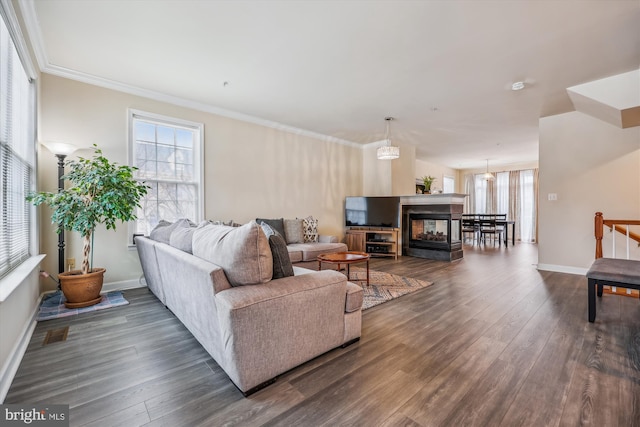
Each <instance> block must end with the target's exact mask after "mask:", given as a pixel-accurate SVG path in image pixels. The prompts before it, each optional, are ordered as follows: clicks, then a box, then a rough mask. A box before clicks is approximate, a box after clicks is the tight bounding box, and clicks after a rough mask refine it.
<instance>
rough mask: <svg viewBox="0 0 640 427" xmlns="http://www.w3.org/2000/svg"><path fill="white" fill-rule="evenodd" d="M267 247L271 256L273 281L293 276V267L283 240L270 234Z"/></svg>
mask: <svg viewBox="0 0 640 427" xmlns="http://www.w3.org/2000/svg"><path fill="white" fill-rule="evenodd" d="M269 247H270V248H271V254H272V255H273V279H281V278H283V277H289V276H293V265H292V264H291V259H290V258H289V251H287V244H286V243H285V241H284V239H283V238H282V237H281V236H278V235H277V234H272V235H271V236H269Z"/></svg>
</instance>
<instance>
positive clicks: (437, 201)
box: [400, 193, 467, 205]
mask: <svg viewBox="0 0 640 427" xmlns="http://www.w3.org/2000/svg"><path fill="white" fill-rule="evenodd" d="M465 197H467V194H460V193H442V194H416V195H412V196H401V197H400V204H401V205H458V204H459V205H462V204H464V198H465Z"/></svg>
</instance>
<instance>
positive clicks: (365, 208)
mask: <svg viewBox="0 0 640 427" xmlns="http://www.w3.org/2000/svg"><path fill="white" fill-rule="evenodd" d="M344 216H345V221H346V222H345V223H346V225H347V227H393V228H398V227H399V226H400V225H399V216H400V197H347V198H346V199H345V204H344Z"/></svg>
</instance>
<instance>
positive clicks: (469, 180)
mask: <svg viewBox="0 0 640 427" xmlns="http://www.w3.org/2000/svg"><path fill="white" fill-rule="evenodd" d="M473 180H474V178H473V174H471V173H470V174H467V175H465V176H464V192H465V194H468V195H469V196H468V197H465V199H464V213H474V212H475V211H476V203H475V200H476V197H475V190H474V188H475V185H474V182H473Z"/></svg>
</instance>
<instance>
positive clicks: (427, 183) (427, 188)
mask: <svg viewBox="0 0 640 427" xmlns="http://www.w3.org/2000/svg"><path fill="white" fill-rule="evenodd" d="M436 179H437V178H436V177H435V176H431V175H425V176H423V177H422V182H423V183H424V194H431V184H433V182H434V181H435V180H436Z"/></svg>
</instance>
